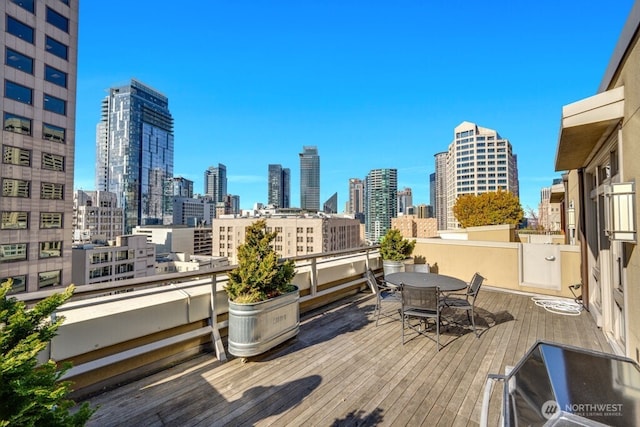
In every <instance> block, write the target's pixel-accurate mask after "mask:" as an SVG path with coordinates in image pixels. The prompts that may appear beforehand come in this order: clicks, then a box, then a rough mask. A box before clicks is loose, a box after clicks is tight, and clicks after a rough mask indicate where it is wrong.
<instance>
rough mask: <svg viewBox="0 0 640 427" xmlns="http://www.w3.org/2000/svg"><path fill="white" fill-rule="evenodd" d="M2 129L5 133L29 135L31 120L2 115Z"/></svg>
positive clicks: (6, 114)
mask: <svg viewBox="0 0 640 427" xmlns="http://www.w3.org/2000/svg"><path fill="white" fill-rule="evenodd" d="M3 129H4V130H6V131H7V132H14V133H21V134H23V135H31V120H30V119H27V118H26V117H22V116H17V115H15V114H12V113H4V122H3Z"/></svg>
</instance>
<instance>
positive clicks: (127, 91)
mask: <svg viewBox="0 0 640 427" xmlns="http://www.w3.org/2000/svg"><path fill="white" fill-rule="evenodd" d="M173 152H174V151H173V117H172V116H171V113H170V112H169V99H168V98H167V97H166V96H164V95H163V94H161V93H160V92H158V91H156V90H155V89H152V88H151V87H149V86H147V85H145V84H143V83H141V82H139V81H137V80H135V79H132V80H131V81H130V83H129V84H127V85H124V86H117V87H112V88H111V89H109V95H107V96H106V97H105V98H104V100H103V101H102V115H101V118H100V122H99V123H98V125H97V130H96V189H98V190H101V191H111V192H113V193H115V194H117V195H118V196H119V197H120V200H119V201H118V206H120V207H121V208H123V211H124V217H125V225H124V232H125V233H130V232H131V230H132V229H133V228H134V227H136V226H138V225H153V224H162V223H163V221H164V220H165V218H167V217H171V215H170V213H168V212H166V211H165V210H166V207H167V206H169V203H168V201H167V200H166V199H165V197H167V195H166V193H165V186H166V182H167V180H169V179H170V178H173Z"/></svg>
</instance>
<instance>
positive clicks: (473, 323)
mask: <svg viewBox="0 0 640 427" xmlns="http://www.w3.org/2000/svg"><path fill="white" fill-rule="evenodd" d="M468 314H469V311H467V315H468ZM471 324H472V325H473V333H474V334H476V338H480V335H478V331H477V330H476V315H475V312H474V310H473V306H471Z"/></svg>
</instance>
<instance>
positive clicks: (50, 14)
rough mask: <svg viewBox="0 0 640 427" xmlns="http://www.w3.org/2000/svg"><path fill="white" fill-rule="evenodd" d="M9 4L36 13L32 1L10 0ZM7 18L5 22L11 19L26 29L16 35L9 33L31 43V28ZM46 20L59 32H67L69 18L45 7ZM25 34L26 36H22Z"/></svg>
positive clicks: (9, 17)
mask: <svg viewBox="0 0 640 427" xmlns="http://www.w3.org/2000/svg"><path fill="white" fill-rule="evenodd" d="M11 2H12V3H15V4H17V5H18V6H20V7H22V8H23V9H26V10H28V11H29V12H31V13H35V12H36V11H35V4H34V1H33V0H11ZM67 4H68V3H67ZM7 18H8V19H7V21H8V20H9V19H11V20H13V21H16V22H18V23H19V24H21V25H22V26H24V27H26V29H23V31H22V32H19V33H18V34H14V33H13V32H11V31H9V32H11V33H12V34H14V35H15V36H16V37H20V38H24V39H25V40H27V41H28V42H30V43H33V28H31V27H29V26H28V25H27V24H23V23H22V22H20V21H18V20H16V19H14V18H13V17H11V16H7ZM46 20H47V22H48V23H49V24H51V25H53V26H54V27H56V28H59V29H60V30H62V31H64V32H65V33H68V32H69V18H67V17H66V16H64V15H62V14H60V13H58V12H56V11H55V10H53V9H51V8H50V7H47V12H46ZM7 27H8V26H7ZM29 29H30V30H31V40H29V31H28V30H29ZM25 30H26V31H25ZM25 32H26V35H24V34H25Z"/></svg>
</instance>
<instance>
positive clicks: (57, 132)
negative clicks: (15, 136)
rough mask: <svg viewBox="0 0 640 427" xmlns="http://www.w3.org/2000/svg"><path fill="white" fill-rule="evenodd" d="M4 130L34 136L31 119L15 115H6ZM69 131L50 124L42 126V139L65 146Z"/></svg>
mask: <svg viewBox="0 0 640 427" xmlns="http://www.w3.org/2000/svg"><path fill="white" fill-rule="evenodd" d="M3 129H4V130H6V131H8V132H14V133H20V134H23V135H31V134H32V125H31V119H28V118H26V117H22V116H18V115H16V114H13V113H7V112H5V113H4V118H3ZM66 134H67V131H66V129H65V128H61V127H60V126H54V125H50V124H48V123H43V124H42V139H47V140H49V141H54V142H60V143H62V144H64V142H65V138H66Z"/></svg>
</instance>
